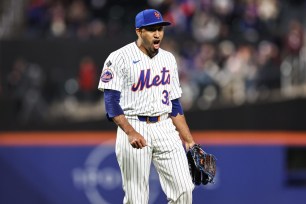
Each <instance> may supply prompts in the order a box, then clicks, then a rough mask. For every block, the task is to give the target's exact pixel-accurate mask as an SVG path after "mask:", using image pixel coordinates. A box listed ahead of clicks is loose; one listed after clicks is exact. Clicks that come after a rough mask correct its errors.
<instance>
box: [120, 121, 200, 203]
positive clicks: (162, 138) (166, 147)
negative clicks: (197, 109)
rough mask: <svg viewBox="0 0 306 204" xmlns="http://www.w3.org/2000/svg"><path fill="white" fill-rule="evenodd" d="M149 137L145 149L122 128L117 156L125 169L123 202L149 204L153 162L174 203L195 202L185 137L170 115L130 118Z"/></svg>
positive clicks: (166, 192) (132, 123) (123, 171)
mask: <svg viewBox="0 0 306 204" xmlns="http://www.w3.org/2000/svg"><path fill="white" fill-rule="evenodd" d="M128 120H129V122H130V123H131V125H132V126H133V127H134V128H135V130H136V131H138V132H139V133H140V134H141V135H142V136H143V137H144V138H145V139H146V141H147V145H148V146H146V147H145V148H143V149H135V148H133V147H132V146H131V145H130V143H129V141H128V137H127V135H126V134H125V133H124V132H123V131H122V130H121V129H120V128H118V131H117V139H116V156H117V160H118V163H119V166H120V169H121V174H122V185H123V190H124V192H125V197H124V200H123V203H125V204H127V203H128V204H146V203H148V200H149V185H148V184H149V173H150V166H151V162H152V161H153V164H154V166H155V168H156V170H157V172H158V174H159V180H160V182H161V186H162V189H163V191H164V192H165V194H166V196H167V199H168V201H169V202H168V203H169V204H170V203H171V204H172V203H173V204H174V203H175V204H191V203H192V190H193V189H194V185H193V183H192V180H191V177H190V173H189V168H188V162H187V158H186V153H185V150H184V148H183V145H182V141H181V139H180V137H179V135H178V132H177V131H176V130H175V126H174V125H173V123H172V120H171V119H170V118H168V119H166V120H162V121H160V122H157V123H150V124H147V123H146V122H142V121H139V120H138V119H128Z"/></svg>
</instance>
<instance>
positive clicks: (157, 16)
mask: <svg viewBox="0 0 306 204" xmlns="http://www.w3.org/2000/svg"><path fill="white" fill-rule="evenodd" d="M154 15H155V17H156V18H158V19H159V18H160V14H159V13H158V12H157V11H155V12H154Z"/></svg>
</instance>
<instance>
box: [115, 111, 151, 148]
mask: <svg viewBox="0 0 306 204" xmlns="http://www.w3.org/2000/svg"><path fill="white" fill-rule="evenodd" d="M112 119H113V121H114V122H115V123H116V124H117V125H118V126H119V127H120V128H121V129H122V130H123V131H124V132H125V134H127V136H128V139H129V142H130V144H131V145H132V147H134V148H137V149H142V148H143V147H145V146H147V142H146V140H145V139H144V137H143V136H142V135H141V134H139V133H138V132H137V131H136V130H135V129H134V128H133V127H132V125H131V124H130V123H129V121H128V120H127V119H126V117H125V116H124V115H123V114H121V115H118V116H115V117H113V118H112Z"/></svg>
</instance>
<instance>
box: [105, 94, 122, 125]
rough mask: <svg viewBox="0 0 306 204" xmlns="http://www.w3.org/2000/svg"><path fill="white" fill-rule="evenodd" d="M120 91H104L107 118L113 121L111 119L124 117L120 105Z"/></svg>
mask: <svg viewBox="0 0 306 204" xmlns="http://www.w3.org/2000/svg"><path fill="white" fill-rule="evenodd" d="M120 94H121V92H120V91H116V90H111V89H105V90H104V102H105V109H106V117H107V118H108V119H109V120H111V121H112V119H111V118H113V117H115V116H118V115H122V114H124V113H123V110H122V108H121V106H120V105H119V102H120Z"/></svg>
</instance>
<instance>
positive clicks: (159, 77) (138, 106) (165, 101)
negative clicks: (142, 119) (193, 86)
mask: <svg viewBox="0 0 306 204" xmlns="http://www.w3.org/2000/svg"><path fill="white" fill-rule="evenodd" d="M99 89H100V90H103V89H112V90H117V91H120V92H121V97H120V106H121V107H122V109H123V111H124V114H125V115H147V116H157V115H161V114H164V113H170V112H171V110H172V105H171V100H173V99H176V98H179V97H181V94H182V91H181V88H180V84H179V78H178V71H177V64H176V61H175V58H174V56H173V55H172V54H171V53H170V52H167V51H165V50H163V49H161V48H160V49H159V52H158V54H157V55H156V56H154V57H153V58H150V57H148V56H147V55H145V54H144V53H143V52H142V51H141V50H140V49H139V48H138V47H137V45H136V43H135V42H133V43H130V44H128V45H126V46H124V47H122V48H120V49H119V50H117V51H115V52H113V53H111V54H110V55H109V56H108V58H107V59H106V61H105V63H104V67H103V70H102V74H101V78H100V82H99Z"/></svg>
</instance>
